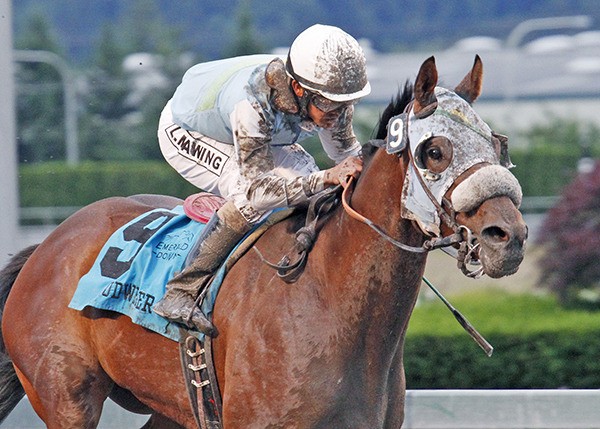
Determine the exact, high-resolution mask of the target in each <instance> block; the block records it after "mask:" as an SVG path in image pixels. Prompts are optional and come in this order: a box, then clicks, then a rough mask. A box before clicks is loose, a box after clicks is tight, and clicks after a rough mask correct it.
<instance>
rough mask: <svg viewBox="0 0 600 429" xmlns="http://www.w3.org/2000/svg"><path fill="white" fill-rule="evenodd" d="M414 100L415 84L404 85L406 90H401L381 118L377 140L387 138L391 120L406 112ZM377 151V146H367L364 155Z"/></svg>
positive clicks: (407, 82)
mask: <svg viewBox="0 0 600 429" xmlns="http://www.w3.org/2000/svg"><path fill="white" fill-rule="evenodd" d="M412 98H413V84H412V82H410V81H408V80H407V81H406V82H405V83H404V88H402V90H399V91H398V93H397V94H396V96H395V97H393V98H392V101H390V104H388V105H387V107H386V108H385V109H384V110H383V112H382V113H381V115H380V116H379V123H378V125H377V132H376V133H375V139H377V140H383V139H385V138H386V136H387V125H388V122H389V121H390V119H391V118H393V117H394V116H396V115H399V114H400V113H402V112H404V109H406V106H408V103H410V102H411V100H412ZM374 151H375V146H373V145H370V144H367V145H365V146H364V147H363V155H370V154H372V153H373V152H374Z"/></svg>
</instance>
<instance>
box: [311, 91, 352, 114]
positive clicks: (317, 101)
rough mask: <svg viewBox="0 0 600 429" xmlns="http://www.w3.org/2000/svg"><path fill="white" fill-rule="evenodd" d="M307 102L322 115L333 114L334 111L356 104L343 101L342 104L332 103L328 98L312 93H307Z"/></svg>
mask: <svg viewBox="0 0 600 429" xmlns="http://www.w3.org/2000/svg"><path fill="white" fill-rule="evenodd" d="M308 101H309V102H310V103H311V104H312V105H313V106H315V107H316V108H317V109H319V110H320V111H321V112H324V113H329V112H333V111H335V110H341V109H343V108H346V107H348V106H351V105H353V104H355V103H356V101H355V100H353V101H343V102H342V101H332V100H329V99H328V98H325V97H323V96H322V95H320V94H317V93H314V92H309V98H308Z"/></svg>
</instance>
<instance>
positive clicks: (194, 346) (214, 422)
mask: <svg viewBox="0 0 600 429" xmlns="http://www.w3.org/2000/svg"><path fill="white" fill-rule="evenodd" d="M184 336H185V334H184ZM184 336H182V338H183V337H184ZM211 341H212V340H211V338H210V337H209V336H205V341H204V344H203V343H202V342H201V341H200V340H198V338H196V337H194V336H193V335H188V336H187V337H185V341H180V342H179V351H180V357H181V366H182V369H183V375H184V379H185V385H186V388H187V391H188V398H189V400H190V405H191V407H192V411H193V412H194V419H195V420H196V424H197V425H198V427H199V428H200V429H222V427H223V424H222V423H221V413H222V404H221V393H220V392H219V386H218V384H217V377H216V374H215V370H214V364H213V358H212V348H211Z"/></svg>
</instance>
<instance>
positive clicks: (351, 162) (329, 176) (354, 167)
mask: <svg viewBox="0 0 600 429" xmlns="http://www.w3.org/2000/svg"><path fill="white" fill-rule="evenodd" d="M362 168H363V161H362V158H360V157H358V156H350V157H348V158H346V159H345V160H343V161H342V162H340V163H339V164H338V165H336V166H335V167H331V168H330V169H328V170H325V177H324V181H325V186H336V185H342V186H346V184H347V182H348V179H349V178H350V177H354V178H355V179H357V178H358V176H360V173H361V171H362Z"/></svg>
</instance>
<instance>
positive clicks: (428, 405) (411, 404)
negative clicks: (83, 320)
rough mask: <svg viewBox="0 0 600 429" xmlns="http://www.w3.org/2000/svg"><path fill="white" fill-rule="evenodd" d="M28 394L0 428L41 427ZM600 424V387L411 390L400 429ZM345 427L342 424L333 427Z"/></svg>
mask: <svg viewBox="0 0 600 429" xmlns="http://www.w3.org/2000/svg"><path fill="white" fill-rule="evenodd" d="M146 420H147V416H140V415H136V414H131V413H128V412H126V411H124V410H122V409H121V408H119V407H118V406H117V405H115V404H114V403H113V402H112V401H106V403H105V404H104V413H103V415H102V420H101V421H100V425H99V428H130V427H140V426H141V425H143V424H144V422H145V421H146ZM43 427H44V424H43V423H42V421H41V420H40V419H39V418H38V417H37V416H36V415H35V413H34V412H33V410H32V409H31V406H30V405H29V403H28V401H27V399H24V400H23V401H21V402H20V403H19V405H18V406H17V408H16V409H15V410H14V411H13V413H12V414H11V415H10V416H9V417H8V418H7V419H6V420H5V421H4V423H2V424H1V425H0V429H9V428H11V429H12V428H15V429H16V428H19V429H22V428H32V429H33V428H43ZM446 428H447V429H469V428H473V429H558V428H560V429H598V428H600V390H409V391H407V393H406V417H405V420H404V425H403V429H446ZM336 429H344V428H336Z"/></svg>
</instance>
